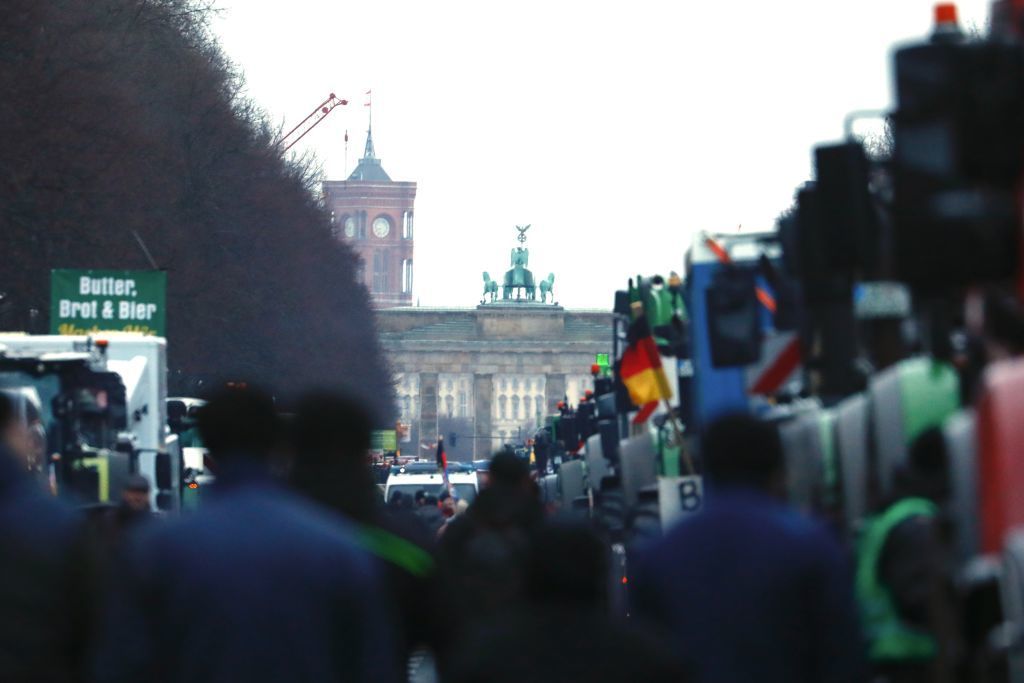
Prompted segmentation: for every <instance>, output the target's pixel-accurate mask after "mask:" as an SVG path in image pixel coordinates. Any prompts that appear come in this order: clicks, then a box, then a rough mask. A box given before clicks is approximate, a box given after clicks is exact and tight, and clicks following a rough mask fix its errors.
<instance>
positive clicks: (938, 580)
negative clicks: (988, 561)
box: [855, 428, 953, 683]
mask: <svg viewBox="0 0 1024 683" xmlns="http://www.w3.org/2000/svg"><path fill="white" fill-rule="evenodd" d="M893 488H894V491H893V493H894V495H893V496H892V497H891V498H890V501H889V504H888V505H886V506H885V507H884V508H883V509H882V511H881V512H880V513H879V514H878V515H876V516H875V517H872V518H870V519H868V520H867V521H866V523H865V526H864V529H863V531H862V533H861V536H860V540H859V543H858V551H857V571H856V579H855V581H856V591H857V599H858V602H859V604H860V610H861V621H862V625H863V628H864V632H865V638H866V641H867V643H866V644H867V651H868V657H869V659H870V662H871V666H872V670H873V672H874V675H875V676H876V678H875V679H874V680H877V681H884V682H885V683H918V682H920V683H924V682H926V681H927V682H929V683H930V682H932V681H941V680H947V678H946V677H947V676H948V677H950V679H951V677H952V668H953V667H952V665H951V662H950V661H949V656H950V647H949V646H950V645H951V642H952V639H951V638H950V635H949V634H950V633H951V632H952V629H951V628H949V627H948V625H949V624H951V623H953V622H952V613H953V609H952V607H951V603H950V601H949V600H947V599H946V590H945V589H946V588H947V586H948V582H947V580H946V578H947V577H946V576H945V566H946V563H945V561H944V558H943V556H944V544H943V541H942V529H941V511H940V510H941V508H940V506H941V504H942V502H943V501H944V500H945V499H946V498H948V495H949V473H948V464H947V454H946V449H945V441H944V438H943V435H942V431H941V430H940V429H938V428H932V429H929V430H926V431H925V432H924V433H922V434H921V436H920V437H918V438H917V439H916V440H915V442H914V443H913V444H912V446H911V449H910V454H909V458H908V462H907V464H906V465H904V466H901V467H899V468H897V471H896V472H895V476H894V484H893Z"/></svg>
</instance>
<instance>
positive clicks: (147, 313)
mask: <svg viewBox="0 0 1024 683" xmlns="http://www.w3.org/2000/svg"><path fill="white" fill-rule="evenodd" d="M166 302H167V274H166V273H164V272H162V271H159V270H52V271H50V333H51V334H91V333H93V332H114V331H117V332H140V333H142V334H148V335H155V336H158V337H163V336H166V334H167V317H166Z"/></svg>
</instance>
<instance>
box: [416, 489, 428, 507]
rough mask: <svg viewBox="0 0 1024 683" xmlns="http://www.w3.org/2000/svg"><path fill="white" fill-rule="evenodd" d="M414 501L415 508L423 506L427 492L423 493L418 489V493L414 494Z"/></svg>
mask: <svg viewBox="0 0 1024 683" xmlns="http://www.w3.org/2000/svg"><path fill="white" fill-rule="evenodd" d="M414 499H415V501H416V507H418V508H419V507H423V506H424V505H426V502H427V492H426V491H424V490H423V489H420V490H419V491H417V492H416V495H415V496H414Z"/></svg>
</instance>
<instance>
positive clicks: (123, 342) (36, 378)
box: [0, 332, 211, 512]
mask: <svg viewBox="0 0 1024 683" xmlns="http://www.w3.org/2000/svg"><path fill="white" fill-rule="evenodd" d="M0 392H3V393H4V394H5V396H6V397H7V398H9V399H11V400H12V401H13V403H14V404H15V406H16V409H17V411H18V414H19V415H20V417H21V419H22V420H23V421H24V423H25V425H26V426H28V427H29V433H30V434H31V436H32V440H33V454H32V457H31V462H29V463H28V467H29V468H30V470H31V471H32V473H33V474H34V475H35V476H37V477H38V478H39V479H40V480H42V481H43V482H45V483H46V484H47V485H48V486H49V488H50V490H51V491H52V492H53V493H54V494H56V495H59V496H62V497H66V498H69V499H73V500H75V501H76V502H78V503H81V504H85V505H91V504H106V503H110V502H112V501H116V500H117V499H118V496H119V495H120V491H121V489H122V487H123V485H124V484H125V483H126V482H127V480H128V478H129V477H130V476H131V475H134V474H141V475H142V476H144V477H145V478H146V479H147V480H148V481H149V483H150V491H151V494H150V495H151V506H152V507H153V508H154V509H158V510H162V511H166V512H172V511H176V510H179V509H181V508H182V507H188V506H189V505H190V504H193V503H194V502H195V499H196V496H197V495H198V490H197V489H199V488H200V486H201V485H202V484H204V483H208V482H209V481H210V479H211V473H210V470H209V463H208V460H207V458H206V457H205V449H203V448H202V444H201V443H199V442H198V438H197V436H196V435H195V429H194V421H195V411H196V410H197V409H198V407H199V405H200V404H201V402H199V401H197V400H195V399H170V400H169V399H168V397H167V347H166V341H165V340H164V339H162V338H158V337H151V336H143V335H138V334H129V333H115V332H111V333H104V334H103V335H97V336H62V335H26V334H17V333H7V334H0Z"/></svg>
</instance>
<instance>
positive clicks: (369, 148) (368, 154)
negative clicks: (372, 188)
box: [363, 90, 377, 159]
mask: <svg viewBox="0 0 1024 683" xmlns="http://www.w3.org/2000/svg"><path fill="white" fill-rule="evenodd" d="M365 106H366V108H367V110H368V111H367V115H368V123H367V125H366V149H365V150H363V158H364V159H376V158H377V154H376V153H375V152H374V149H373V90H367V91H366V105H365Z"/></svg>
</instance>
